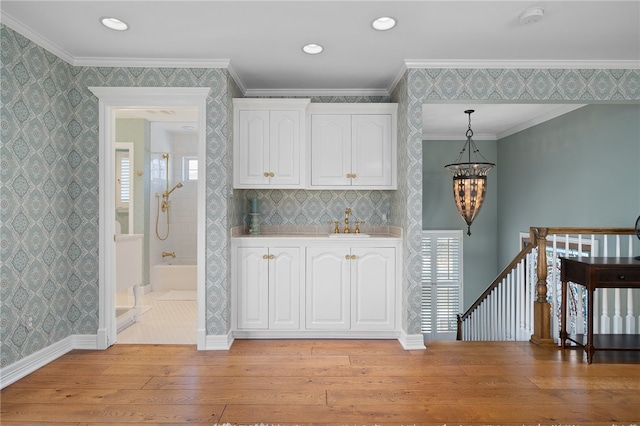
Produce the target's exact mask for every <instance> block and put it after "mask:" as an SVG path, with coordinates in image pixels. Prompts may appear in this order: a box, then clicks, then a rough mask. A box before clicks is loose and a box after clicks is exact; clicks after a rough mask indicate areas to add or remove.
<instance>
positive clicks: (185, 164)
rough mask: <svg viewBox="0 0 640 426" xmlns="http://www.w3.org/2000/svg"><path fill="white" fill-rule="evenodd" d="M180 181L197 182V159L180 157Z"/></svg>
mask: <svg viewBox="0 0 640 426" xmlns="http://www.w3.org/2000/svg"><path fill="white" fill-rule="evenodd" d="M182 180H187V181H189V180H198V158H197V157H187V156H185V157H182Z"/></svg>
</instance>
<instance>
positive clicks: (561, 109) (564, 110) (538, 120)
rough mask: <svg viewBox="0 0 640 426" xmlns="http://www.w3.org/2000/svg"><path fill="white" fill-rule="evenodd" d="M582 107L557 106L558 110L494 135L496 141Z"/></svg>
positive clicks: (576, 105)
mask: <svg viewBox="0 0 640 426" xmlns="http://www.w3.org/2000/svg"><path fill="white" fill-rule="evenodd" d="M583 106H586V104H568V105H562V106H559V107H558V108H556V109H554V110H552V111H548V112H546V113H545V114H542V115H539V116H537V117H533V118H532V119H530V120H527V121H525V122H524V123H520V124H519V125H517V126H514V127H512V128H510V129H507V130H505V131H503V132H500V133H498V134H497V135H496V139H502V138H506V137H507V136H511V135H513V134H514V133H518V132H521V131H523V130H526V129H528V128H529V127H533V126H537V125H538V124H542V123H544V122H545V121H549V120H553V119H554V118H556V117H560V116H561V115H564V114H566V113H569V112H571V111H575V110H576V109H578V108H582V107H583Z"/></svg>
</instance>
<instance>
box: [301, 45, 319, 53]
mask: <svg viewBox="0 0 640 426" xmlns="http://www.w3.org/2000/svg"><path fill="white" fill-rule="evenodd" d="M323 50H324V47H322V46H320V45H319V44H313V43H311V44H307V45H306V46H302V51H303V52H304V53H307V54H309V55H317V54H318V53H322V51H323Z"/></svg>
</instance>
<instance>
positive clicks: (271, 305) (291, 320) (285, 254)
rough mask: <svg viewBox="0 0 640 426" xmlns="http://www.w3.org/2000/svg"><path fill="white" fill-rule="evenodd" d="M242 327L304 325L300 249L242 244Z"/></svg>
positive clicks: (239, 266)
mask: <svg viewBox="0 0 640 426" xmlns="http://www.w3.org/2000/svg"><path fill="white" fill-rule="evenodd" d="M236 255H237V258H236V262H237V264H236V274H237V277H236V280H237V281H236V284H237V292H238V296H237V314H238V317H237V324H238V328H239V329H257V330H267V329H269V330H297V329H299V328H300V287H301V286H302V285H303V283H302V282H301V279H300V248H299V247H294V248H291V247H277V248H267V247H238V248H237V251H236Z"/></svg>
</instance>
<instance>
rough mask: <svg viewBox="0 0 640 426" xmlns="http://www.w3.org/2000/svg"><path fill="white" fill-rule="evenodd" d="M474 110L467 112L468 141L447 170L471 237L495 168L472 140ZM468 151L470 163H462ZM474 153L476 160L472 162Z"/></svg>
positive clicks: (448, 165) (454, 196)
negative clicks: (489, 176) (490, 174)
mask: <svg viewBox="0 0 640 426" xmlns="http://www.w3.org/2000/svg"><path fill="white" fill-rule="evenodd" d="M473 112H474V110H472V109H470V110H466V111H465V112H464V113H465V114H468V115H469V128H468V129H467V132H466V137H467V140H466V142H465V144H464V146H463V147H462V150H461V151H460V155H458V158H457V159H456V162H455V163H452V164H447V165H446V166H445V168H447V169H449V170H450V171H451V173H453V198H454V201H455V203H456V208H457V209H458V212H459V213H460V215H461V216H462V218H463V219H464V221H465V222H466V224H467V235H471V224H472V223H473V220H474V219H475V218H476V216H477V215H478V212H479V211H480V208H481V207H482V203H483V202H484V197H485V194H486V191H487V173H489V171H490V170H491V169H492V168H493V167H494V166H495V164H493V163H489V162H488V161H487V160H486V158H484V157H483V156H482V154H481V153H480V150H479V149H478V148H477V147H476V144H475V143H474V142H473V139H472V138H471V137H472V136H473V130H471V114H472V113H473ZM466 151H467V155H468V162H466V163H465V162H461V160H462V156H463V155H464V153H465V152H466ZM472 152H473V154H474V156H475V157H476V160H484V161H471V153H472Z"/></svg>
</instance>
